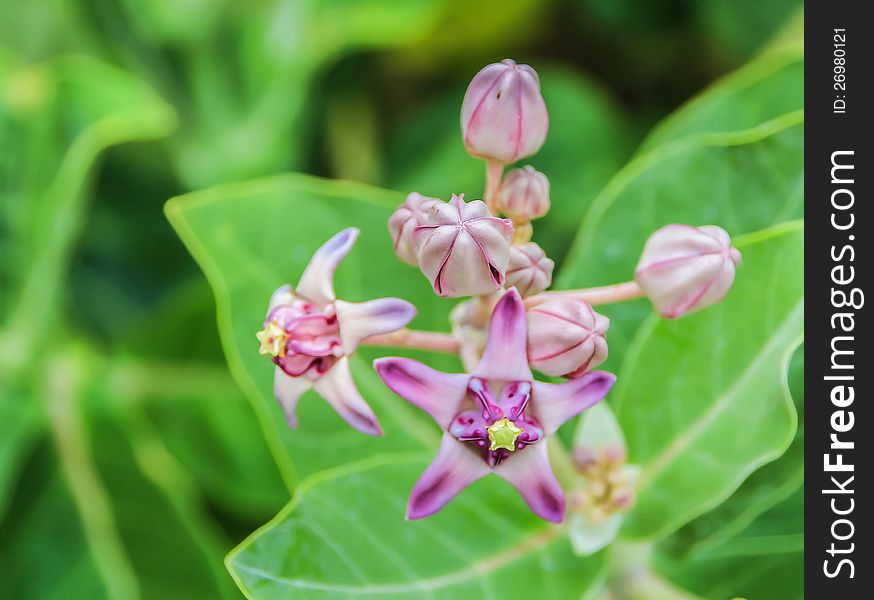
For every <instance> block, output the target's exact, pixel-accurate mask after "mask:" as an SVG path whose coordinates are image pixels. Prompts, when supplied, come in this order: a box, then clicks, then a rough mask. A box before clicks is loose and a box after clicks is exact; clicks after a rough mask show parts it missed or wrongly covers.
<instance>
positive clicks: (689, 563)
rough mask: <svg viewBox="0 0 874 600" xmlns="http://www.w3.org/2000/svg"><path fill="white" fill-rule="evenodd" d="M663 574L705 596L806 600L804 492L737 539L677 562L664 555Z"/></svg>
mask: <svg viewBox="0 0 874 600" xmlns="http://www.w3.org/2000/svg"><path fill="white" fill-rule="evenodd" d="M655 566H656V568H657V570H658V571H659V572H661V573H662V574H664V575H665V576H667V577H669V578H670V579H671V580H673V581H675V582H676V583H678V584H680V585H682V586H684V587H686V588H688V589H690V590H693V591H695V592H696V593H698V594H700V595H701V596H702V597H704V598H719V599H722V598H724V599H726V600H728V599H729V598H735V597H744V598H786V599H787V600H792V599H796V598H797V599H799V600H800V599H801V598H803V597H804V593H803V584H804V490H803V488H801V487H798V488H797V489H796V491H795V492H794V493H793V494H792V495H790V496H789V497H787V498H785V499H784V500H783V501H782V502H780V503H779V504H777V505H776V506H774V507H773V508H771V509H770V510H768V511H766V512H764V513H763V514H762V515H760V516H759V517H758V518H757V519H756V520H755V521H753V522H752V523H750V524H749V525H748V526H747V527H746V528H744V529H743V531H741V532H740V534H739V535H737V536H736V537H734V538H732V539H730V540H728V541H725V542H723V543H721V544H718V545H714V546H712V547H708V548H706V549H704V548H700V549H699V550H697V551H696V552H694V553H692V554H690V555H683V556H682V557H680V558H678V557H676V556H671V555H670V554H667V553H664V552H659V553H657V554H656V555H655Z"/></svg>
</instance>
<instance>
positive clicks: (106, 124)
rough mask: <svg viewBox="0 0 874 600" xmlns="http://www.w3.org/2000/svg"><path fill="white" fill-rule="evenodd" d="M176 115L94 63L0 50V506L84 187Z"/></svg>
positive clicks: (37, 421)
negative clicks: (1, 144) (29, 58)
mask: <svg viewBox="0 0 874 600" xmlns="http://www.w3.org/2000/svg"><path fill="white" fill-rule="evenodd" d="M173 122H174V115H173V111H172V109H170V107H169V106H167V105H166V104H165V103H164V102H163V101H162V100H161V99H160V98H159V97H158V96H156V95H155V94H154V92H152V91H151V90H150V89H148V88H147V87H146V86H145V85H143V84H142V83H141V82H140V81H138V80H137V79H135V78H133V77H131V76H129V75H128V74H126V73H123V72H121V71H118V70H116V69H114V68H112V67H109V66H107V65H105V64H103V63H101V62H99V61H95V60H93V59H90V58H87V57H82V56H70V57H62V58H58V59H56V60H54V61H52V62H50V63H46V64H37V65H31V64H24V63H23V62H21V61H20V60H19V59H18V58H17V57H15V56H13V54H12V53H11V52H7V51H5V50H4V49H2V48H0V139H2V140H4V141H6V142H9V143H12V142H13V140H14V147H13V146H10V147H8V148H7V149H6V151H4V152H2V154H0V180H2V181H3V186H2V188H0V231H2V233H3V234H4V235H3V238H2V240H3V241H2V244H3V246H2V249H3V258H4V260H3V261H2V264H0V281H2V283H3V285H2V286H0V290H2V293H0V306H2V307H3V309H4V310H3V315H4V317H3V322H2V329H0V380H2V381H3V382H4V388H5V389H4V391H3V392H2V394H0V410H2V412H3V413H4V415H5V418H2V419H0V439H2V440H3V442H2V444H0V507H2V505H3V504H4V501H5V496H6V494H7V492H8V487H9V485H10V483H11V481H10V479H11V476H12V474H13V473H14V472H15V471H16V470H17V465H18V462H19V461H20V460H22V458H23V454H24V453H25V452H26V449H27V447H28V445H29V443H30V441H31V440H32V438H33V436H34V435H36V434H37V433H38V432H39V430H40V429H42V427H43V426H44V424H43V422H42V421H43V415H42V413H41V412H40V410H39V408H38V407H37V406H35V405H34V403H35V402H36V401H37V398H38V395H37V394H36V393H35V391H36V390H38V389H39V388H40V387H41V385H42V384H41V381H42V379H43V378H44V376H45V374H44V371H42V370H40V369H39V368H36V367H35V366H34V365H39V361H38V355H39V354H40V353H44V352H45V351H46V350H49V349H51V348H49V347H48V345H46V344H44V343H43V342H44V340H45V337H44V336H45V334H44V332H46V331H53V330H55V329H56V328H57V329H60V330H61V331H65V330H66V326H65V327H63V328H59V327H58V326H57V322H56V319H57V317H58V312H59V309H60V305H61V303H62V301H63V299H64V288H63V283H64V280H65V277H66V272H67V268H68V265H69V260H70V254H71V253H72V251H73V246H74V243H75V241H76V238H77V236H78V235H79V231H80V228H81V226H82V222H83V221H84V219H85V211H86V207H87V201H88V199H89V196H90V194H89V190H88V183H89V180H90V177H91V173H92V170H93V168H94V165H95V163H96V161H97V159H98V157H99V155H100V153H101V152H102V151H104V150H105V149H106V148H108V147H110V146H113V145H116V144H121V143H124V142H128V141H134V140H146V139H153V138H156V137H160V136H163V135H166V134H167V133H168V132H169V130H170V129H171V128H172V126H173Z"/></svg>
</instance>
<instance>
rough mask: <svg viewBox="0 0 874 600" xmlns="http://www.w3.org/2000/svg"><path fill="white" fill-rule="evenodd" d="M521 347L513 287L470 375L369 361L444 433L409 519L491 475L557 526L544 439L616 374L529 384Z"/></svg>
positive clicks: (522, 330) (405, 362) (406, 362)
mask: <svg viewBox="0 0 874 600" xmlns="http://www.w3.org/2000/svg"><path fill="white" fill-rule="evenodd" d="M525 347H526V325H525V307H524V305H523V304H522V299H521V297H520V296H519V293H518V292H517V291H516V290H515V289H511V290H509V291H508V292H507V293H506V294H505V295H504V296H503V297H502V298H501V299H500V300H499V301H498V303H497V305H496V306H495V309H494V312H493V314H492V318H491V322H490V324H489V336H488V342H487V343H486V347H485V350H484V352H483V355H482V359H481V360H480V362H479V365H478V366H477V367H476V369H474V371H473V373H471V374H466V373H462V374H447V373H443V372H440V371H436V370H434V369H431V368H430V367H427V366H425V365H423V364H422V363H420V362H417V361H415V360H411V359H407V358H382V359H378V360H376V361H375V362H374V366H375V367H376V370H377V372H378V373H379V375H380V377H382V379H383V381H384V382H385V383H386V385H387V386H388V387H389V388H391V389H392V390H393V391H394V392H395V393H396V394H398V395H399V396H401V397H402V398H404V399H405V400H407V401H408V402H410V403H411V404H413V405H415V406H417V407H419V408H421V409H422V410H424V411H425V412H427V413H428V414H429V415H430V416H431V417H432V418H433V419H434V420H435V421H436V422H437V424H438V425H439V426H440V428H441V429H442V430H443V432H444V433H443V441H442V442H441V445H440V450H439V452H438V454H437V457H436V458H435V459H434V461H433V462H432V463H431V465H430V466H429V467H428V468H427V469H426V470H425V472H424V473H423V474H422V477H421V478H420V479H419V481H417V482H416V484H415V486H414V487H413V491H412V493H411V494H410V498H409V502H408V504H407V518H409V519H419V518H422V517H426V516H428V515H431V514H434V513H435V512H437V511H439V510H440V509H441V508H442V507H443V506H445V505H446V503H447V502H449V501H450V500H451V499H452V498H453V497H455V496H456V495H457V494H458V493H459V492H460V491H461V490H463V489H464V488H465V487H467V486H468V485H470V484H471V483H473V482H475V481H477V480H478V479H480V478H481V477H484V476H485V475H488V474H490V473H494V474H496V475H498V476H499V477H501V478H503V479H504V480H506V481H508V482H509V483H510V484H512V485H513V486H514V487H515V488H516V489H517V490H518V491H519V493H520V494H521V495H522V498H523V499H524V500H525V502H526V503H527V504H528V506H529V507H530V508H531V510H532V511H534V513H536V514H537V515H538V516H540V517H542V518H544V519H547V520H549V521H553V522H556V523H558V522H561V521H562V519H563V518H564V511H565V497H564V493H563V491H562V489H561V487H560V486H559V484H558V482H557V481H556V479H555V475H553V472H552V469H551V467H550V464H549V457H548V456H547V447H546V438H547V437H549V436H550V435H552V434H553V433H555V431H556V430H557V429H558V428H559V426H561V425H562V424H563V423H564V422H565V421H567V420H568V419H570V418H571V417H574V416H576V415H577V414H579V413H580V412H582V411H583V410H585V409H587V408H589V407H590V406H592V405H594V404H596V403H597V402H599V401H600V400H601V399H603V398H604V396H605V395H606V394H607V392H608V391H609V390H610V387H611V386H612V385H613V382H614V381H615V377H614V375H612V374H611V373H606V372H594V373H589V374H587V375H585V376H583V377H581V378H580V379H575V380H573V381H568V382H565V383H560V384H552V383H542V382H539V381H535V380H534V378H533V376H532V375H531V370H530V369H529V368H528V360H527V357H526V351H525Z"/></svg>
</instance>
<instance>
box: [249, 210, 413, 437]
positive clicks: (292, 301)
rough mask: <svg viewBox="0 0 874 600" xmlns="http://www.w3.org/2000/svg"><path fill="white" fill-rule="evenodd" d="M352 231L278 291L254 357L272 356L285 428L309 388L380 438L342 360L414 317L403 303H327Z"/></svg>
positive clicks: (293, 424) (292, 421)
mask: <svg viewBox="0 0 874 600" xmlns="http://www.w3.org/2000/svg"><path fill="white" fill-rule="evenodd" d="M358 233H359V231H358V229H355V228H352V227H350V228H348V229H344V230H343V231H341V232H339V233H338V234H336V235H335V236H334V237H332V238H331V239H330V240H328V241H327V242H326V243H325V244H324V245H323V246H322V247H321V248H319V249H318V250H317V251H316V253H315V254H314V255H313V257H312V259H311V260H310V262H309V264H308V265H307V267H306V269H305V270H304V272H303V275H301V278H300V281H299V282H298V285H297V287H296V288H292V287H291V286H290V285H285V286H282V287H281V288H279V289H278V290H276V291H275V292H274V293H273V296H272V297H271V298H270V307H269V309H268V311H267V318H266V319H265V321H264V328H263V329H262V330H261V331H259V332H258V333H257V334H256V336H257V338H258V341H259V342H261V348H260V352H261V354H266V355H270V356H272V357H273V362H274V363H275V364H276V369H275V372H274V386H273V389H274V394H275V396H276V399H277V400H278V401H279V403H280V404H281V405H282V408H283V411H284V412H285V417H286V420H287V421H288V424H289V425H290V426H291V427H296V426H297V416H296V414H295V413H296V408H297V403H298V400H299V399H300V397H301V395H303V393H304V392H306V391H307V390H309V389H314V390H315V391H316V392H317V393H318V394H319V395H320V396H322V398H324V399H325V400H326V401H327V402H328V404H330V405H331V406H332V407H333V408H334V410H335V411H337V413H338V414H339V415H340V416H341V417H343V419H345V420H346V422H348V423H349V424H350V425H351V426H352V427H354V428H355V429H357V430H359V431H361V432H364V433H367V434H370V435H382V429H381V428H380V426H379V422H378V421H377V419H376V416H375V415H374V414H373V410H371V408H370V406H369V405H368V404H367V402H366V401H365V400H364V398H362V397H361V394H359V393H358V389H357V388H356V387H355V382H354V381H353V379H352V373H351V371H350V368H349V358H348V357H349V355H350V354H352V353H353V352H354V351H355V349H356V348H357V347H358V344H359V343H361V341H362V340H364V339H365V338H367V337H369V336H372V335H376V334H380V333H390V332H392V331H395V330H397V329H400V328H402V327H404V326H405V325H406V324H407V323H409V322H410V320H412V318H413V317H414V316H415V314H416V309H415V308H414V307H413V305H411V304H410V303H409V302H406V301H404V300H399V299H397V298H380V299H377V300H371V301H369V302H361V303H355V302H344V301H343V300H337V299H336V298H335V296H334V284H333V280H334V271H335V270H336V268H337V266H338V265H339V264H340V262H341V261H342V260H343V259H344V258H345V257H346V255H347V254H348V253H349V251H350V250H351V249H352V246H353V245H354V243H355V240H356V239H357V238H358Z"/></svg>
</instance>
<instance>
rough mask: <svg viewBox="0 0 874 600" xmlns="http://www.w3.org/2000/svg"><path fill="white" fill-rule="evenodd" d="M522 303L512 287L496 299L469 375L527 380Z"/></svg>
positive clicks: (530, 376) (498, 379)
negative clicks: (479, 355)
mask: <svg viewBox="0 0 874 600" xmlns="http://www.w3.org/2000/svg"><path fill="white" fill-rule="evenodd" d="M526 340H527V325H526V323H525V305H524V304H523V303H522V298H521V297H520V296H519V292H517V291H516V288H512V289H510V290H509V291H508V292H507V293H506V294H504V296H503V297H502V298H501V299H500V300H498V303H497V304H496V305H495V310H494V312H493V313H492V320H491V322H490V323H489V338H488V340H487V341H486V348H485V350H484V351H483V356H482V359H480V362H479V364H478V365H477V367H476V370H475V371H474V373H473V375H474V376H475V377H481V378H483V379H491V380H493V381H530V380H531V379H533V377H532V375H531V369H530V368H529V367H528V353H527V348H526V346H527V341H526Z"/></svg>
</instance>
